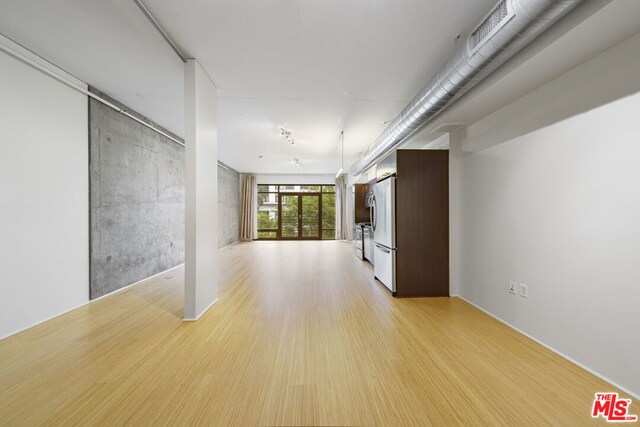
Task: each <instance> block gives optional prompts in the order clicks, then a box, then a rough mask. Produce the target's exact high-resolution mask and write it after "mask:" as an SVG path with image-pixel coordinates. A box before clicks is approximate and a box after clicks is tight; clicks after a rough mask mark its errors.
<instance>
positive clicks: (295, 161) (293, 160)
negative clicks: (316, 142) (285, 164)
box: [291, 157, 302, 168]
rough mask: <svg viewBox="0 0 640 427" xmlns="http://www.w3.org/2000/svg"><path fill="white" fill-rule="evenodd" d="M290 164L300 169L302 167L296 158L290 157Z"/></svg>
mask: <svg viewBox="0 0 640 427" xmlns="http://www.w3.org/2000/svg"><path fill="white" fill-rule="evenodd" d="M291 163H293V164H294V165H296V166H297V167H299V168H301V167H302V162H301V161H300V159H299V158H297V157H292V158H291Z"/></svg>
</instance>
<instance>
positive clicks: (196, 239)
mask: <svg viewBox="0 0 640 427" xmlns="http://www.w3.org/2000/svg"><path fill="white" fill-rule="evenodd" d="M184 99H185V136H186V140H185V146H186V148H185V157H186V159H185V160H186V166H185V175H186V182H185V186H186V221H185V239H186V241H185V286H184V320H197V319H198V318H199V317H200V316H202V314H203V313H204V312H205V311H207V309H208V308H209V307H211V305H213V303H214V302H215V301H216V299H217V295H218V289H217V283H216V282H217V271H218V270H217V265H216V257H217V251H218V166H217V163H218V127H217V89H216V86H215V85H214V84H213V82H212V81H211V80H210V79H209V77H208V76H207V74H206V73H205V72H204V70H203V69H202V68H201V67H200V64H198V62H197V61H196V60H193V59H190V60H188V61H187V63H186V64H185V69H184Z"/></svg>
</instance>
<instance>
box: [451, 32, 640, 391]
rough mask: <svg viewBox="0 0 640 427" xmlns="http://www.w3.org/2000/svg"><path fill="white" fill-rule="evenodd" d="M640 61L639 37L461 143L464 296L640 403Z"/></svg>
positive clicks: (455, 160) (457, 172)
mask: <svg viewBox="0 0 640 427" xmlns="http://www.w3.org/2000/svg"><path fill="white" fill-rule="evenodd" d="M638 58H640V36H635V37H633V38H631V39H629V40H627V41H626V42H624V43H622V44H620V45H618V46H616V47H614V48H612V49H610V50H609V51H606V52H604V53H603V54H602V55H600V56H598V57H596V58H593V59H592V60H590V61H588V62H587V63H585V64H583V65H581V66H579V67H578V68H576V69H574V70H572V71H570V72H569V73H567V74H565V75H564V76H561V77H560V78H558V79H556V80H554V81H552V82H550V83H548V84H547V85H545V86H543V87H541V88H539V89H537V90H535V91H533V92H531V93H530V94H528V95H526V96H525V97H523V98H521V99H520V100H518V101H516V102H514V103H512V104H511V105H508V106H507V107H505V108H503V109H501V110H499V111H497V112H495V113H494V114H492V115H490V116H489V117H486V118H485V119H483V120H481V121H480V122H478V123H475V124H474V125H472V126H470V127H469V128H467V129H466V130H463V131H461V132H458V133H456V134H454V135H452V138H451V141H450V143H451V160H450V161H451V251H452V254H451V255H452V258H451V263H452V264H451V269H452V293H453V294H459V295H461V296H462V297H463V298H465V299H467V300H469V301H470V302H472V303H474V304H476V305H477V306H479V307H480V308H482V309H484V310H486V311H488V312H489V313H491V314H493V315H494V316H496V317H498V318H500V319H502V320H503V321H505V322H507V323H509V324H511V325H513V326H515V327H516V328H519V329H520V330H522V331H524V332H525V333H527V334H529V335H531V336H532V337H534V338H535V339H538V340H539V341H541V342H543V343H544V344H546V345H548V346H550V347H552V348H554V349H555V350H557V351H559V352H560V353H562V354H564V355H566V356H567V357H569V358H571V359H573V360H575V361H576V362H578V363H580V364H582V365H584V366H585V367H587V368H588V369H590V370H592V371H594V372H595V373H597V374H599V375H601V376H603V377H605V378H608V379H609V380H610V381H612V382H614V383H617V384H618V385H620V386H622V387H624V388H626V389H627V390H628V391H631V392H633V393H635V394H636V395H638V394H640V363H638V361H639V360H640V306H639V303H640V262H639V261H640V120H638V118H639V112H640V93H638V91H640V79H638V76H639V75H640V61H638ZM626 95H628V96H626ZM625 96H626V97H625ZM510 280H514V281H517V282H520V283H525V284H527V285H528V286H529V291H530V297H529V298H528V299H525V298H522V297H520V296H515V295H510V294H509V293H508V292H507V284H508V282H509V281H510Z"/></svg>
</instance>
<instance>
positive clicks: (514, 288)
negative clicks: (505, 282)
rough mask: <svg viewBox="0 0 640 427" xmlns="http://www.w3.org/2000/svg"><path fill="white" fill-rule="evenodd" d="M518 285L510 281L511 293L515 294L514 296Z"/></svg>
mask: <svg viewBox="0 0 640 427" xmlns="http://www.w3.org/2000/svg"><path fill="white" fill-rule="evenodd" d="M517 285H518V284H517V283H516V282H514V281H513V280H510V281H509V293H510V294H514V295H515V294H516V288H517Z"/></svg>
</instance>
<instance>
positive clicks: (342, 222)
mask: <svg viewBox="0 0 640 427" xmlns="http://www.w3.org/2000/svg"><path fill="white" fill-rule="evenodd" d="M347 233H348V231H347V175H339V176H338V177H336V239H337V240H347V239H348V237H349V236H348V234H347Z"/></svg>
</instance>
